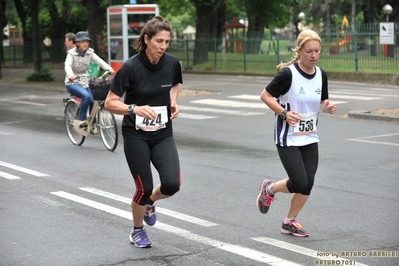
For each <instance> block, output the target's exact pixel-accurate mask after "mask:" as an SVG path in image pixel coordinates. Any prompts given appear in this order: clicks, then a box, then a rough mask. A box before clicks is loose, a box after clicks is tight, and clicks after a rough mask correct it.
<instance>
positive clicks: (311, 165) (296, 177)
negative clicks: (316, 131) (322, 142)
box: [277, 143, 319, 195]
mask: <svg viewBox="0 0 399 266" xmlns="http://www.w3.org/2000/svg"><path fill="white" fill-rule="evenodd" d="M277 151H278V155H279V156H280V160H281V162H282V164H283V166H284V168H285V171H286V172H287V174H288V178H289V180H288V181H287V188H288V191H289V192H290V193H301V194H303V195H310V191H311V190H312V187H313V183H314V178H315V175H316V171H317V166H318V164H319V148H318V144H317V143H313V144H309V145H306V146H301V147H280V146H277Z"/></svg>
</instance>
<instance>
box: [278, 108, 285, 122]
mask: <svg viewBox="0 0 399 266" xmlns="http://www.w3.org/2000/svg"><path fill="white" fill-rule="evenodd" d="M279 116H280V118H281V119H283V120H285V119H286V116H287V110H284V111H283V112H282V113H281V114H279Z"/></svg>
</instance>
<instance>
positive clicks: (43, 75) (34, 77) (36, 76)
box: [26, 67, 54, 81]
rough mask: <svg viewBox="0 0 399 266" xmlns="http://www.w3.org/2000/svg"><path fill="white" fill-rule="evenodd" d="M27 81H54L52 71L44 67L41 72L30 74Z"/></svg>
mask: <svg viewBox="0 0 399 266" xmlns="http://www.w3.org/2000/svg"><path fill="white" fill-rule="evenodd" d="M26 80H27V81H54V78H53V76H52V74H51V69H50V68H48V67H42V68H41V69H40V71H38V72H37V71H36V72H33V73H30V74H28V75H27V76H26Z"/></svg>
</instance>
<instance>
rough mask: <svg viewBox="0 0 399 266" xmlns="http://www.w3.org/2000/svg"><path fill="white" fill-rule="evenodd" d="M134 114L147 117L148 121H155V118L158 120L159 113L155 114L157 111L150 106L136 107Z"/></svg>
mask: <svg viewBox="0 0 399 266" xmlns="http://www.w3.org/2000/svg"><path fill="white" fill-rule="evenodd" d="M134 113H135V114H136V115H139V116H142V117H145V118H147V119H148V120H154V119H155V118H157V112H155V110H154V109H152V108H151V107H150V106H149V105H142V106H136V107H135V108H134Z"/></svg>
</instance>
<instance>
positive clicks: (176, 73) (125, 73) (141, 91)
mask: <svg viewBox="0 0 399 266" xmlns="http://www.w3.org/2000/svg"><path fill="white" fill-rule="evenodd" d="M178 83H180V84H181V83H183V78H182V72H181V65H180V62H179V61H178V60H177V58H176V57H174V56H173V55H170V54H167V53H165V54H164V55H163V56H162V57H161V58H160V60H159V62H158V64H155V65H154V64H151V63H150V61H149V60H148V58H147V56H146V53H145V52H144V51H143V52H141V53H139V54H136V55H134V56H132V57H130V58H129V59H128V60H126V62H125V63H124V64H123V65H122V67H121V68H120V69H119V71H118V72H117V73H116V75H115V77H114V79H113V81H112V85H111V91H112V92H113V93H115V94H116V95H118V96H120V97H122V96H123V95H124V94H125V100H124V103H126V104H129V105H130V104H136V105H138V106H141V105H149V106H167V111H168V116H169V117H170V115H171V111H170V90H171V89H172V87H173V86H174V85H176V84H178ZM135 119H136V116H130V115H125V116H124V118H123V122H122V134H123V136H124V137H128V138H138V139H145V140H155V139H160V138H164V137H168V136H171V135H172V134H173V130H172V121H171V120H170V119H169V121H168V122H167V123H166V127H165V128H163V129H159V130H157V131H142V130H136V127H135Z"/></svg>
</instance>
